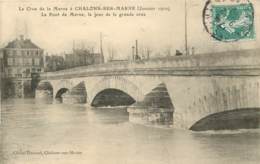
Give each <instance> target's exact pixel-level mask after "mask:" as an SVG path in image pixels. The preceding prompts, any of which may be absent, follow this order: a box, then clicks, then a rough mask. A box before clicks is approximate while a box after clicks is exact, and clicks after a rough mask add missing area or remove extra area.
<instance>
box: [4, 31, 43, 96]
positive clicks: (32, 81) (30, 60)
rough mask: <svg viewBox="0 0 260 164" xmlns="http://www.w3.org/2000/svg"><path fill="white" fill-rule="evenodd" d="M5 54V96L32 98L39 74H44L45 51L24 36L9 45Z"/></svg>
mask: <svg viewBox="0 0 260 164" xmlns="http://www.w3.org/2000/svg"><path fill="white" fill-rule="evenodd" d="M1 51H2V53H3V68H4V80H3V87H4V89H5V90H4V91H3V93H2V94H3V95H4V96H5V97H18V98H22V97H32V96H34V89H35V88H36V86H37V80H38V77H39V73H41V72H43V71H44V69H43V65H44V64H43V49H41V48H39V47H38V46H37V45H36V44H34V43H33V42H32V41H31V40H30V39H25V38H24V37H23V36H22V35H21V36H20V38H19V39H15V40H13V41H11V42H9V43H8V44H7V46H6V47H4V48H3V49H2V50H1Z"/></svg>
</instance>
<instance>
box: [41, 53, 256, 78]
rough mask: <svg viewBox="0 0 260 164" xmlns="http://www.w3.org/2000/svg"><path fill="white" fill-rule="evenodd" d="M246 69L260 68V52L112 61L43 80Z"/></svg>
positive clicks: (74, 69)
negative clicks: (62, 77)
mask: <svg viewBox="0 0 260 164" xmlns="http://www.w3.org/2000/svg"><path fill="white" fill-rule="evenodd" d="M229 67H233V68H234V67H236V68H243V67H260V49H256V50H245V51H233V52H222V53H212V54H200V55H193V56H172V57H167V58H157V59H150V60H139V61H134V62H133V61H122V62H110V63H104V64H97V65H89V66H83V67H76V68H71V69H66V70H61V71H56V72H46V73H42V74H41V78H43V79H46V78H48V77H55V76H64V75H66V76H72V75H74V76H82V75H83V74H84V76H86V75H93V74H99V73H102V74H103V73H109V72H110V73H120V72H133V73H134V72H135V71H137V70H143V71H145V70H152V69H155V70H156V69H157V70H163V69H168V70H169V69H172V70H189V69H199V68H208V69H211V68H229Z"/></svg>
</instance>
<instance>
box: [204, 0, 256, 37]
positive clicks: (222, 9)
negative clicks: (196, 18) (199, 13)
mask: <svg viewBox="0 0 260 164" xmlns="http://www.w3.org/2000/svg"><path fill="white" fill-rule="evenodd" d="M203 23H204V26H205V28H206V31H207V32H208V33H209V34H210V35H211V36H212V37H213V38H215V39H217V40H219V41H223V42H230V41H238V40H244V39H254V38H255V29H254V7H253V4H252V3H251V2H249V1H248V0H209V1H207V3H206V5H205V8H204V11H203Z"/></svg>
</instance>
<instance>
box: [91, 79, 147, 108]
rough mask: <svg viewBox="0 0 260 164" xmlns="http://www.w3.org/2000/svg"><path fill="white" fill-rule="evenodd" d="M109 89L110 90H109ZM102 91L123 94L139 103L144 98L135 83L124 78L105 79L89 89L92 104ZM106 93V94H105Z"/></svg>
mask: <svg viewBox="0 0 260 164" xmlns="http://www.w3.org/2000/svg"><path fill="white" fill-rule="evenodd" d="M107 89H109V90H107ZM102 91H109V92H110V91H115V92H117V93H119V92H123V93H125V94H126V95H129V97H131V98H132V99H133V100H135V101H138V100H140V99H142V98H143V97H144V95H143V92H142V91H141V89H140V88H139V87H137V86H136V85H135V84H134V83H133V82H131V81H129V80H126V79H124V78H123V77H105V78H102V79H101V80H100V81H98V82H97V83H96V84H95V85H94V86H93V87H92V88H91V89H89V92H88V93H89V94H88V100H89V103H91V104H92V102H93V100H94V98H95V97H96V96H97V95H98V94H99V93H102ZM103 93H104V92H103Z"/></svg>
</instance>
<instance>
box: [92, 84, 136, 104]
mask: <svg viewBox="0 0 260 164" xmlns="http://www.w3.org/2000/svg"><path fill="white" fill-rule="evenodd" d="M135 102H136V101H135V99H134V98H133V97H131V96H130V95H129V94H127V93H125V92H124V91H121V90H119V89H114V88H107V89H104V90H102V91H101V92H99V93H98V94H97V95H96V96H95V97H94V99H93V101H92V102H91V106H94V107H101V106H129V105H132V104H133V103H135Z"/></svg>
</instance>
